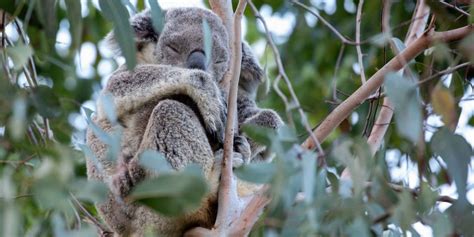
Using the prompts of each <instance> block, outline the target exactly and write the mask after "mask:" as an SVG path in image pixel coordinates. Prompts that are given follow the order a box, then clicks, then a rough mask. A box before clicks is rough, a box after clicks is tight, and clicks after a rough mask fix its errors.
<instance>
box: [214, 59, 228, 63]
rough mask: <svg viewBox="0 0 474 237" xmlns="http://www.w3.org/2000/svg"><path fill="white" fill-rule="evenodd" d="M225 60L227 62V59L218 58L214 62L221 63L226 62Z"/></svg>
mask: <svg viewBox="0 0 474 237" xmlns="http://www.w3.org/2000/svg"><path fill="white" fill-rule="evenodd" d="M225 62H226V60H223V59H221V60H216V61H215V62H214V63H215V64H220V63H225Z"/></svg>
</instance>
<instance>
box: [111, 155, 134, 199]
mask: <svg viewBox="0 0 474 237" xmlns="http://www.w3.org/2000/svg"><path fill="white" fill-rule="evenodd" d="M132 187H133V181H132V178H131V176H130V173H129V171H128V167H127V164H124V163H123V164H119V165H118V166H117V168H116V170H115V174H113V175H112V176H111V180H110V191H111V192H112V193H113V194H114V195H115V196H117V197H120V198H124V197H125V196H127V195H128V194H129V193H130V190H132Z"/></svg>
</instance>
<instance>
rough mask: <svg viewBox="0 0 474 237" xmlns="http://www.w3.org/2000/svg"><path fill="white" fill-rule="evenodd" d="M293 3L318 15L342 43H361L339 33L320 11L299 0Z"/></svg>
mask: <svg viewBox="0 0 474 237" xmlns="http://www.w3.org/2000/svg"><path fill="white" fill-rule="evenodd" d="M291 2H292V3H293V4H296V5H298V6H299V7H301V8H303V9H305V10H306V11H308V12H309V13H311V15H314V16H315V17H317V18H318V19H319V20H320V21H321V22H322V23H323V24H324V25H325V26H326V27H327V28H329V29H330V30H331V31H332V32H333V33H334V34H335V35H336V36H337V37H338V38H339V39H340V40H341V41H342V43H344V44H349V45H357V44H359V43H360V42H359V43H358V42H354V41H352V40H350V39H348V38H347V37H346V36H344V35H342V34H341V33H339V31H337V30H336V28H335V27H334V26H332V25H331V23H329V22H328V21H327V20H326V19H324V17H322V16H321V15H319V13H317V12H316V11H314V10H313V9H311V8H310V7H309V6H307V5H305V4H303V3H301V2H299V1H296V0H292V1H291Z"/></svg>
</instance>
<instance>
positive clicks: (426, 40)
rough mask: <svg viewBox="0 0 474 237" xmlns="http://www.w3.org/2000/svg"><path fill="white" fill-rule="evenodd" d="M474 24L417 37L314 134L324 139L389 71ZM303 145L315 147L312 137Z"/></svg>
mask: <svg viewBox="0 0 474 237" xmlns="http://www.w3.org/2000/svg"><path fill="white" fill-rule="evenodd" d="M473 29H474V25H473V24H471V25H467V26H464V27H461V28H458V29H454V30H449V31H445V32H433V33H428V32H427V33H425V34H424V35H423V36H421V37H420V38H418V39H416V40H415V41H414V42H413V44H411V45H410V46H408V47H407V48H405V50H403V51H402V52H401V53H400V54H399V55H397V56H396V57H394V58H393V59H392V60H390V61H389V62H388V63H387V64H385V66H383V67H382V68H381V69H380V70H379V71H377V72H376V73H375V74H374V75H373V76H372V77H371V78H370V79H369V80H367V83H365V84H364V85H362V86H361V87H359V89H357V90H356V91H355V92H354V93H353V94H352V95H351V96H350V97H349V98H347V99H346V100H345V101H343V102H342V103H341V104H340V105H339V106H338V107H336V108H335V109H334V110H333V111H332V112H331V113H330V114H329V115H328V116H327V117H326V119H324V121H323V122H322V123H321V124H320V125H319V126H318V127H317V128H316V129H315V130H314V135H316V138H317V139H318V140H319V141H323V140H324V139H326V137H327V136H328V135H329V133H331V132H332V131H333V130H334V129H335V128H336V127H337V126H338V125H339V124H340V123H341V122H342V121H343V120H344V119H345V118H347V117H348V116H349V115H350V114H351V112H352V111H353V110H354V109H355V108H357V107H358V106H359V105H360V104H361V103H362V102H364V101H365V100H366V99H367V98H368V97H369V96H370V95H371V94H372V93H373V92H374V91H375V90H377V89H378V88H379V87H380V86H381V85H382V84H383V81H384V77H385V75H386V74H387V73H389V72H393V71H398V70H400V69H402V68H403V66H404V63H403V62H405V61H410V60H412V59H413V58H415V57H416V56H418V55H419V54H420V53H422V52H423V51H424V50H425V49H427V48H428V47H429V46H431V45H432V44H433V43H434V42H444V43H446V42H451V41H455V40H459V39H462V38H464V37H466V36H467V35H468V34H469V33H472V32H473V31H474V30H473ZM303 147H305V148H308V149H312V148H314V147H315V144H314V143H313V141H312V139H309V138H308V139H306V141H305V142H304V143H303Z"/></svg>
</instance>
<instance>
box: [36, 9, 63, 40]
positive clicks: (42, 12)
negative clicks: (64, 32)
mask: <svg viewBox="0 0 474 237" xmlns="http://www.w3.org/2000/svg"><path fill="white" fill-rule="evenodd" d="M57 2H58V1H56V0H42V1H41V2H37V3H36V4H35V7H36V13H37V14H38V19H39V21H40V22H41V24H42V25H43V27H44V29H45V32H46V36H47V37H48V38H49V39H52V40H50V41H49V42H48V44H49V46H54V43H55V42H56V40H55V39H56V32H57V30H58V18H57V17H56V4H57Z"/></svg>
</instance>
